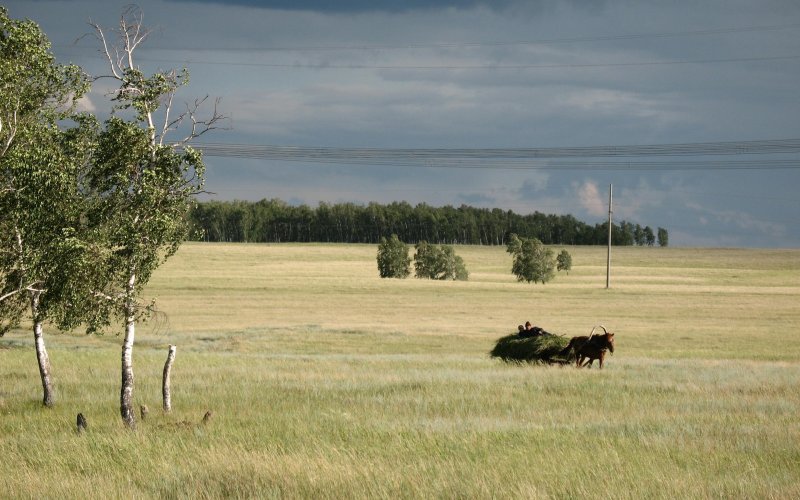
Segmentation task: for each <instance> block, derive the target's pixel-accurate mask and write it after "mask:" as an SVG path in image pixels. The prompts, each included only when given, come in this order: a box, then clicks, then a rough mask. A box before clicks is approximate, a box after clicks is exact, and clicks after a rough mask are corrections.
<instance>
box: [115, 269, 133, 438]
mask: <svg viewBox="0 0 800 500" xmlns="http://www.w3.org/2000/svg"><path fill="white" fill-rule="evenodd" d="M135 284H136V273H135V272H134V271H131V274H130V278H129V279H128V286H127V298H126V302H125V340H124V341H123V342H122V385H121V388H120V397H119V411H120V415H121V416H122V420H123V421H124V422H125V425H127V426H128V427H129V428H131V429H133V428H135V427H136V413H135V412H134V411H133V342H134V339H135V336H136V311H135V309H134V303H133V289H134V285H135Z"/></svg>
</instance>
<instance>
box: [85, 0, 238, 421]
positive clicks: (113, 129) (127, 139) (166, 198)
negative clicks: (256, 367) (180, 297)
mask: <svg viewBox="0 0 800 500" xmlns="http://www.w3.org/2000/svg"><path fill="white" fill-rule="evenodd" d="M92 26H93V27H94V29H95V34H96V35H97V38H98V40H99V41H100V42H101V43H102V46H103V50H104V53H105V55H106V58H107V61H108V63H109V69H110V71H111V74H110V75H107V76H105V78H111V79H113V80H115V81H117V82H118V83H119V88H118V90H117V91H116V92H115V94H114V98H113V100H114V101H116V102H117V105H116V110H118V111H119V110H121V111H122V113H121V114H123V115H126V114H130V112H132V113H133V116H131V117H129V118H127V119H125V118H121V117H119V116H114V117H112V118H111V119H110V120H108V121H107V122H106V124H105V127H104V130H102V131H101V133H100V136H99V139H98V146H97V150H96V154H95V156H94V158H93V162H92V164H91V165H90V167H89V171H88V172H87V174H86V177H85V186H86V190H87V192H88V193H89V196H90V197H91V210H90V212H89V215H88V219H89V220H88V226H89V229H88V230H87V235H89V236H87V247H88V248H89V250H88V251H87V252H86V253H85V254H84V255H85V260H84V262H83V264H84V269H85V270H87V272H86V276H87V279H86V280H84V281H83V282H81V283H80V284H77V285H76V286H83V287H84V289H85V291H86V294H87V295H90V296H91V297H92V298H93V300H92V301H91V302H90V303H86V304H84V305H85V306H86V307H88V308H90V309H91V314H92V316H91V319H90V321H89V329H90V331H99V330H100V329H102V328H103V327H106V326H108V325H109V324H110V323H111V321H112V320H114V319H120V320H122V322H123V324H124V325H125V337H124V340H123V344H122V384H121V389H120V414H121V416H122V419H123V421H124V422H125V424H126V425H128V426H129V427H134V426H135V413H134V410H133V389H134V377H133V345H134V338H135V326H136V323H137V321H139V320H142V319H145V318H147V317H148V316H149V315H150V314H151V313H152V312H153V308H154V304H153V303H152V302H150V303H145V302H142V301H141V298H140V297H141V293H142V290H143V288H144V286H145V285H146V284H147V282H148V280H149V279H150V277H151V275H152V273H153V271H154V270H155V269H156V268H157V267H158V266H159V265H160V264H161V263H162V262H163V261H164V260H165V259H166V258H168V257H170V256H171V255H173V254H174V253H175V252H176V251H177V250H178V247H179V246H180V244H181V243H182V242H183V241H184V240H185V239H186V237H187V235H188V233H189V224H188V219H187V214H188V211H189V210H190V208H191V207H192V206H193V204H194V198H195V195H197V194H198V193H200V192H202V188H203V181H204V172H205V166H204V164H203V161H202V158H201V155H200V153H199V152H197V151H195V150H194V149H192V148H191V147H189V145H188V143H189V142H190V141H191V140H192V139H194V138H196V137H199V136H200V135H202V134H204V133H206V132H208V131H209V130H213V129H215V128H218V125H219V122H220V120H223V119H224V118H225V117H223V116H222V115H220V114H218V113H217V108H216V105H215V106H214V109H213V113H212V115H211V117H210V118H208V119H206V120H200V119H198V118H197V116H196V111H197V109H198V107H199V105H200V104H202V102H203V101H204V100H205V99H201V100H198V101H195V103H194V104H193V105H187V107H186V110H185V111H184V112H183V113H181V114H179V115H177V116H171V111H172V105H173V99H174V97H175V94H176V92H177V91H178V89H179V88H180V87H182V86H183V85H185V84H187V83H188V74H187V72H186V71H185V70H183V71H180V72H179V71H175V70H172V71H162V72H158V73H155V74H153V75H152V76H149V77H148V76H145V75H144V73H143V72H142V71H141V70H140V69H139V67H138V66H137V65H136V63H135V62H134V52H135V50H136V48H137V47H138V46H139V45H140V44H141V43H142V42H143V41H144V40H145V39H146V38H147V36H148V34H149V31H148V30H147V29H145V27H144V26H143V24H142V15H141V12H140V11H139V10H138V9H137V8H135V7H130V8H128V9H127V10H126V11H125V12H124V13H123V15H122V17H121V19H120V22H119V27H118V28H117V30H116V32H115V35H116V37H115V38H116V40H115V41H113V42H112V43H111V44H109V41H108V40H107V39H106V33H105V32H104V30H103V29H102V28H101V27H100V26H99V25H96V24H92ZM101 78H102V77H101ZM171 131H178V132H180V133H181V134H182V136H183V138H182V139H180V140H179V141H177V142H174V143H168V142H167V141H166V137H167V134H168V133H169V132H171Z"/></svg>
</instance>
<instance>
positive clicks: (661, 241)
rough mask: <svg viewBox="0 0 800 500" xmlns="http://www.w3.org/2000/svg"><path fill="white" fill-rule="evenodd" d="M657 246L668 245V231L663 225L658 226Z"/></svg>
mask: <svg viewBox="0 0 800 500" xmlns="http://www.w3.org/2000/svg"><path fill="white" fill-rule="evenodd" d="M658 246H660V247H666V246H669V233H668V232H667V230H666V229H664V228H663V227H660V228H658Z"/></svg>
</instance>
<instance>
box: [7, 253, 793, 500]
mask: <svg viewBox="0 0 800 500" xmlns="http://www.w3.org/2000/svg"><path fill="white" fill-rule="evenodd" d="M375 251H376V248H375V247H373V246H358V245H353V246H345V245H342V246H337V245H270V246H267V245H263V246H257V245H188V246H186V247H184V248H183V249H182V250H181V251H180V252H179V253H178V255H177V256H176V257H175V259H174V260H172V261H170V262H168V263H167V265H165V266H164V267H163V268H162V269H160V270H159V271H158V274H157V275H156V277H155V279H154V281H153V283H152V286H151V288H150V290H149V291H150V292H151V294H152V295H155V296H157V297H158V299H159V304H160V307H161V308H162V310H163V311H164V312H165V314H167V315H168V321H167V320H165V319H164V318H162V320H161V321H155V322H151V323H149V324H147V325H143V326H142V327H140V329H139V334H138V340H137V346H136V348H135V352H134V356H135V359H134V369H135V374H136V393H135V398H136V400H137V404H146V405H148V406H149V407H150V416H149V417H148V419H147V420H145V421H142V422H139V425H138V428H137V430H136V431H134V432H130V431H127V430H125V429H124V427H123V425H122V423H121V420H120V418H119V414H118V400H119V344H120V341H121V339H120V338H119V337H118V336H116V335H114V333H113V332H110V333H108V334H106V335H105V336H102V337H85V336H83V335H80V334H79V333H73V334H61V335H59V334H52V332H51V333H50V334H49V335H48V342H49V347H50V354H51V358H52V363H53V375H54V380H55V382H56V389H57V397H58V399H57V404H56V407H55V408H53V409H49V410H48V409H44V408H42V407H41V406H40V403H39V399H40V386H39V381H38V374H37V372H36V363H35V357H34V353H33V348H32V342H31V341H30V340H29V338H28V337H29V335H28V333H27V332H26V331H18V332H11V333H9V334H7V335H6V337H4V338H3V339H0V457H2V459H3V465H4V470H3V474H0V496H2V497H8V498H32V497H59V498H100V497H145V498H161V497H164V498H186V497H193V498H219V497H239V498H287V497H289V498H296V497H303V498H342V497H376V498H386V497H402V498H420V497H423V498H428V497H447V498H452V497H469V498H475V497H478V498H487V497H492V498H510V497H525V498H550V497H555V498H574V497H590V496H591V497H613V498H665V497H676V496H678V497H683V498H720V497H725V498H796V497H798V496H800V467H798V466H797V464H798V463H800V439H799V438H800V423H798V420H797V418H796V415H797V414H798V410H800V395H798V391H797V387H798V385H800V363H798V360H799V359H800V349H798V347H797V345H796V343H797V342H796V340H797V338H798V337H797V335H798V333H797V330H798V327H800V310H798V308H797V306H796V304H797V303H798V298H800V265H798V264H800V262H798V257H799V256H800V252H795V251H760V250H737V251H731V250H703V251H698V250H689V249H624V251H619V252H616V253H615V255H614V261H613V262H614V265H615V267H614V269H613V270H612V288H611V289H610V290H605V289H604V286H605V268H604V262H605V260H604V259H605V254H604V249H594V248H586V249H584V248H570V249H569V251H570V253H572V255H573V264H574V267H573V270H572V271H571V273H570V274H569V275H568V276H567V275H561V276H558V277H557V278H556V281H554V282H552V283H549V284H547V285H546V286H541V285H540V286H530V285H525V284H519V283H516V282H515V281H514V278H513V276H511V274H510V262H507V255H505V253H504V252H503V250H502V249H500V248H497V249H491V248H481V247H463V248H459V249H458V253H459V255H462V256H463V257H464V260H465V262H466V264H467V267H468V268H469V269H470V273H471V275H470V281H469V282H466V283H460V282H458V283H455V282H451V283H439V282H430V281H424V280H415V279H408V280H380V279H379V278H378V277H377V267H376V265H375ZM528 319H530V320H531V321H532V322H534V323H535V324H538V325H541V326H543V327H544V328H545V329H547V330H548V331H552V332H554V333H560V334H564V335H586V334H588V333H589V331H590V330H591V327H592V326H593V325H595V324H599V323H602V324H604V325H605V326H606V327H608V328H609V329H610V330H613V331H615V332H616V343H617V346H616V352H615V354H614V355H613V356H609V357H607V358H606V364H605V367H604V369H603V370H602V371H600V370H596V369H593V370H587V369H581V370H578V369H575V368H573V367H571V366H570V367H559V366H536V365H527V364H523V365H509V364H506V363H503V362H500V361H498V360H495V359H492V358H491V357H490V356H489V351H490V350H491V348H492V347H493V346H494V344H495V341H496V340H497V339H498V338H499V337H501V336H503V335H505V334H507V333H508V332H509V331H513V329H514V328H515V327H516V325H517V324H519V323H522V322H524V321H525V320H528ZM170 343H173V344H177V346H178V353H177V358H176V361H175V365H174V367H173V374H172V377H173V379H172V393H173V412H172V413H171V414H169V415H164V414H163V413H162V412H161V411H160V410H159V408H160V403H161V402H160V376H161V369H162V368H163V363H164V361H165V359H166V355H167V345H168V344H170ZM207 410H211V411H212V412H213V418H212V420H211V421H210V422H209V423H208V424H206V425H203V424H201V422H200V421H201V418H202V416H203V414H204V413H205V412H206V411H207ZM78 412H82V413H83V414H84V415H86V416H87V419H88V421H89V430H88V432H86V433H83V434H81V435H79V434H77V433H76V432H75V415H76V414H77V413H78Z"/></svg>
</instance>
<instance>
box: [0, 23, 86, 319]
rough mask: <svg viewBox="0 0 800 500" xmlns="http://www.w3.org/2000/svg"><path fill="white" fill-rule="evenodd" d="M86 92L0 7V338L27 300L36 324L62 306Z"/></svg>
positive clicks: (41, 38) (75, 75) (31, 28)
mask: <svg viewBox="0 0 800 500" xmlns="http://www.w3.org/2000/svg"><path fill="white" fill-rule="evenodd" d="M88 88H89V84H88V79H87V77H86V75H84V74H83V72H82V71H81V70H80V68H78V67H77V66H73V65H67V66H63V65H59V64H57V63H56V62H55V58H54V56H53V55H52V54H51V53H50V42H49V41H48V39H47V37H46V36H45V34H44V33H43V32H42V31H41V29H40V28H39V26H38V25H36V24H35V23H33V22H31V21H27V20H25V21H19V20H14V19H11V18H10V17H9V16H8V13H7V11H6V9H5V8H3V7H0V334H2V333H4V332H5V331H7V330H8V329H10V328H13V327H15V326H17V325H18V323H19V321H20V320H21V319H22V318H23V317H24V315H25V311H26V309H27V308H30V307H31V302H30V299H31V298H32V297H34V296H35V297H36V298H37V299H38V300H37V306H36V307H33V308H32V310H31V313H32V314H33V315H35V316H36V317H35V318H34V319H35V320H43V319H45V318H47V317H49V316H50V315H51V314H56V313H57V312H58V311H59V310H64V309H65V308H66V307H67V302H68V298H66V297H64V296H63V295H61V294H60V293H58V291H59V290H60V289H61V288H62V287H61V286H60V284H61V282H62V281H63V280H65V279H68V276H66V274H65V272H64V271H65V267H64V266H62V265H61V263H62V261H63V260H64V259H65V258H67V257H68V253H65V241H64V235H66V234H71V233H74V232H75V231H76V230H77V228H78V227H79V226H80V223H81V213H82V211H83V206H82V203H81V196H80V193H79V190H78V188H77V184H78V178H79V177H80V175H81V172H82V169H83V168H84V166H85V164H86V159H87V157H88V155H89V154H90V151H91V146H90V144H91V138H92V134H93V130H94V122H93V120H92V119H91V118H90V117H87V116H80V115H75V114H74V109H75V101H76V100H77V99H78V98H80V97H82V96H83V95H84V94H85V92H86V91H87V90H88ZM69 118H71V119H72V120H73V121H72V122H68V121H65V120H67V119H69ZM64 123H70V127H69V128H64V127H63V126H59V125H60V124H62V125H63V124H64Z"/></svg>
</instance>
